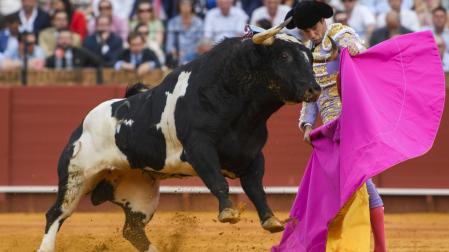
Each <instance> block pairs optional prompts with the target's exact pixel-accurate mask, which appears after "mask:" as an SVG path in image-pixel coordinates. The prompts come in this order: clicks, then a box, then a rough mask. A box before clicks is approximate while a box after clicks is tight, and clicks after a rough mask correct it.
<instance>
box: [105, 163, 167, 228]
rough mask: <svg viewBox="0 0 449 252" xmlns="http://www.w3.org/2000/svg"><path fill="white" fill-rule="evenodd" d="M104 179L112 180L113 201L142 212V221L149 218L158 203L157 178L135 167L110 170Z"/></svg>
mask: <svg viewBox="0 0 449 252" xmlns="http://www.w3.org/2000/svg"><path fill="white" fill-rule="evenodd" d="M106 179H107V180H112V181H114V182H113V184H114V185H113V186H114V201H115V202H118V203H120V204H127V206H128V207H129V208H130V210H131V211H132V212H138V213H142V214H144V215H145V219H144V220H143V221H144V222H148V221H149V220H150V218H151V216H152V215H153V213H154V212H155V211H156V207H157V205H158V203H159V180H157V179H154V178H152V177H151V176H150V175H149V174H147V173H145V172H142V171H141V170H137V169H132V170H126V171H116V172H112V173H111V174H110V175H109V176H107V177H106Z"/></svg>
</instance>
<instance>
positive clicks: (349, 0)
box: [341, 0, 355, 3]
mask: <svg viewBox="0 0 449 252" xmlns="http://www.w3.org/2000/svg"><path fill="white" fill-rule="evenodd" d="M341 1H342V2H343V3H346V2H354V1H355V0H341Z"/></svg>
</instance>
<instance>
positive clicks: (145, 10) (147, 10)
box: [138, 8, 153, 12]
mask: <svg viewBox="0 0 449 252" xmlns="http://www.w3.org/2000/svg"><path fill="white" fill-rule="evenodd" d="M138 11H139V12H151V11H153V8H147V9H139V10H138Z"/></svg>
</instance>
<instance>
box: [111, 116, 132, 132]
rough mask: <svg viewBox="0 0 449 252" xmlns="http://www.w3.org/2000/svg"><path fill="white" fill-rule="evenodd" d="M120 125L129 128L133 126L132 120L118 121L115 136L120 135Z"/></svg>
mask: <svg viewBox="0 0 449 252" xmlns="http://www.w3.org/2000/svg"><path fill="white" fill-rule="evenodd" d="M122 124H124V125H125V126H129V127H131V126H133V124H134V120H133V119H126V120H123V119H122V120H120V121H118V123H117V127H116V129H115V133H116V134H118V133H120V129H121V128H122Z"/></svg>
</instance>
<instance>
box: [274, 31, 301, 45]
mask: <svg viewBox="0 0 449 252" xmlns="http://www.w3.org/2000/svg"><path fill="white" fill-rule="evenodd" d="M276 38H277V39H282V40H284V41H287V42H292V43H297V44H302V43H301V41H299V40H298V39H297V38H295V37H293V36H291V35H287V34H285V33H278V34H276Z"/></svg>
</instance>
